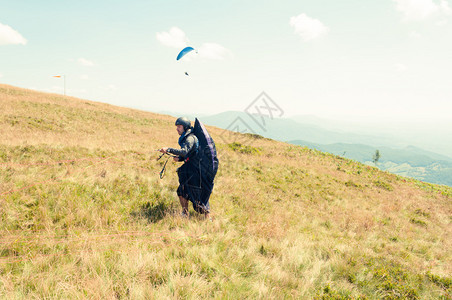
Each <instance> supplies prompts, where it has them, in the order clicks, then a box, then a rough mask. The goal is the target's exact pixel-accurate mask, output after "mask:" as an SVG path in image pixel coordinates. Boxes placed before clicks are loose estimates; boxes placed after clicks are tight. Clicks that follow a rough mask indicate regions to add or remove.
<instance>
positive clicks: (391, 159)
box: [289, 140, 452, 186]
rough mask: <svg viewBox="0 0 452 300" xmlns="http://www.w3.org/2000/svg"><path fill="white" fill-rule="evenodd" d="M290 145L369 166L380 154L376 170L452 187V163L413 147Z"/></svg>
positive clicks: (444, 157)
mask: <svg viewBox="0 0 452 300" xmlns="http://www.w3.org/2000/svg"><path fill="white" fill-rule="evenodd" d="M289 143H291V144H295V145H299V146H305V147H308V148H311V149H317V150H320V151H323V152H328V153H332V154H335V155H339V156H343V157H346V158H349V159H353V160H356V161H359V162H362V163H365V164H368V165H375V164H374V163H373V156H374V154H375V152H376V150H378V151H379V152H380V155H381V157H380V159H379V161H378V163H377V167H379V168H380V169H381V170H384V171H388V172H391V173H394V174H397V175H401V176H406V177H412V178H416V179H419V180H423V181H426V182H430V183H436V184H445V185H449V186H452V159H450V158H449V157H447V156H444V155H441V154H437V153H434V152H430V151H426V150H423V149H420V148H417V147H414V146H407V147H405V148H402V149H393V148H390V147H372V146H368V145H362V144H345V143H336V144H329V145H321V144H313V143H310V142H305V141H301V140H294V141H289Z"/></svg>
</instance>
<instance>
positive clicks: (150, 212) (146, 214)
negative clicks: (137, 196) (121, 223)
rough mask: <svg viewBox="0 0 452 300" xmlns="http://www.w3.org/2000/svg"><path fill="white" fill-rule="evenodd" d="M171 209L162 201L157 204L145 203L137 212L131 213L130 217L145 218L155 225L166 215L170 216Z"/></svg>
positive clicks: (169, 204)
mask: <svg viewBox="0 0 452 300" xmlns="http://www.w3.org/2000/svg"><path fill="white" fill-rule="evenodd" d="M172 211H173V207H172V204H171V203H165V202H163V201H161V202H157V203H151V202H146V203H145V204H143V205H141V206H140V208H139V210H138V211H135V212H132V216H134V217H141V218H146V219H147V220H148V221H149V222H152V223H156V222H158V221H160V220H162V219H163V218H164V217H165V216H166V215H168V214H171V212H172Z"/></svg>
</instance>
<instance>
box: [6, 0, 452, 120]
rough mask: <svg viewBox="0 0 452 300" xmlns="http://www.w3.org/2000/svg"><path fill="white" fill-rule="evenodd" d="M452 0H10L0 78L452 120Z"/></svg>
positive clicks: (44, 86) (197, 103) (184, 98)
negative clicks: (258, 99)
mask: <svg viewBox="0 0 452 300" xmlns="http://www.w3.org/2000/svg"><path fill="white" fill-rule="evenodd" d="M450 1H451V0H379V1H375V0H347V1H337V0H297V1H290V0H287V1H268V0H263V1H243V0H242V1H237V0H231V1H216V0H192V1H188V0H184V1H173V0H161V1H152V0H128V1H118V0H108V1H106V0H96V1H86V0H79V1H68V0H41V1H32V0H0V83H4V84H9V85H13V86H18V87H23V88H29V89H35V90H39V91H45V92H52V93H60V94H63V92H64V90H63V88H64V82H65V83H66V94H67V95H69V96H75V97H79V98H83V99H89V100H94V101H100V102H106V103H110V104H114V105H120V106H125V107H133V108H138V109H143V110H148V111H154V112H160V111H177V112H181V113H189V114H194V113H199V114H216V113H221V112H224V111H231V110H233V111H244V110H245V109H246V108H247V107H248V105H249V104H250V103H252V102H253V101H254V100H255V99H256V97H257V96H259V95H260V94H261V92H263V91H265V93H266V94H267V95H268V96H269V97H271V99H272V100H273V101H274V102H275V103H277V104H278V106H279V107H280V108H281V109H282V111H283V112H284V116H288V117H289V116H293V115H316V116H319V117H337V118H355V119H362V120H367V119H371V118H372V119H376V120H378V119H381V120H399V121H404V120H407V121H416V120H423V121H426V122H427V121H428V122H435V121H436V120H442V122H444V120H449V119H451V118H450V114H451V112H452V101H451V100H452V8H451V7H452V4H451V2H450ZM185 46H192V47H193V48H195V49H196V50H197V51H192V52H191V53H189V54H188V55H186V56H185V57H184V58H183V59H181V60H179V61H176V56H177V54H178V53H179V51H180V50H182V48H184V47H185ZM185 72H187V73H188V74H189V75H188V76H187V75H185ZM56 75H64V76H65V78H64V79H63V77H61V78H57V77H53V76H56Z"/></svg>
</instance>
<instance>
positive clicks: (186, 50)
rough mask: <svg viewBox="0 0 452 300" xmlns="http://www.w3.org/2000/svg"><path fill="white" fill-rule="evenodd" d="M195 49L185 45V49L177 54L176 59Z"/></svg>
mask: <svg viewBox="0 0 452 300" xmlns="http://www.w3.org/2000/svg"><path fill="white" fill-rule="evenodd" d="M193 50H195V49H194V48H193V47H185V48H184V49H182V51H181V52H179V54H178V55H177V58H176V60H179V59H181V58H182V57H184V56H185V55H186V54H187V53H189V52H191V51H193Z"/></svg>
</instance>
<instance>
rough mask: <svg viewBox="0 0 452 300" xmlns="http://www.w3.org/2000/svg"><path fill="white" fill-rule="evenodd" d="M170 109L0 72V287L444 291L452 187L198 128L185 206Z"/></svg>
mask: <svg viewBox="0 0 452 300" xmlns="http://www.w3.org/2000/svg"><path fill="white" fill-rule="evenodd" d="M173 124H174V119H173V118H172V117H169V116H163V115H157V114H154V113H150V112H143V111H138V110H133V109H128V108H121V107H115V106H112V105H108V104H103V103H97V102H92V101H86V100H80V99H75V98H70V97H62V96H60V95H52V94H46V93H38V92H34V91H30V90H25V89H20V88H16V87H11V86H5V85H0V172H1V173H0V194H1V195H0V209H1V210H0V218H1V219H0V222H1V225H0V296H1V297H3V298H19V299H20V298H62V299H67V298H90V299H105V298H107V299H114V298H118V299H119V298H128V299H149V298H158V299H160V298H171V299H173V298H195V299H196V298H227V299H229V298H261V299H264V298H265V299H267V298H275V299H277V298H299V299H311V298H319V299H322V298H323V299H329V298H334V299H382V298H385V297H386V298H388V299H398V298H399V299H406V298H411V299H438V298H440V297H443V298H444V299H447V298H448V297H449V298H450V297H451V275H452V268H451V266H452V259H451V254H450V253H451V252H452V251H451V249H452V247H451V246H452V245H451V226H450V223H451V220H452V202H451V199H452V198H451V197H452V189H450V188H447V187H443V186H436V185H430V184H425V183H421V182H418V181H415V180H411V179H407V178H402V177H398V176H396V175H393V174H389V173H385V172H381V171H379V170H377V169H375V168H371V167H368V166H365V165H362V164H359V163H357V162H353V161H349V160H345V159H342V158H340V157H335V156H332V155H329V154H325V153H320V152H318V151H313V150H309V149H307V148H300V147H295V146H292V145H288V144H285V143H281V142H276V141H272V140H268V139H261V138H258V137H253V138H251V139H249V141H250V142H249V144H248V145H240V144H233V143H232V140H231V143H225V142H224V141H223V139H222V137H224V131H223V130H221V129H218V128H215V127H208V129H209V132H210V133H211V134H212V136H213V138H214V140H215V141H216V143H217V150H218V153H219V158H220V169H219V172H218V175H217V178H216V183H215V188H214V192H213V194H212V197H211V205H212V208H213V214H214V220H213V221H212V222H209V221H205V220H203V219H202V218H199V217H197V216H196V215H195V214H194V213H193V217H192V218H190V219H189V220H186V219H182V218H180V217H179V215H178V212H179V204H178V200H177V197H176V195H175V188H176V187H177V177H176V174H175V172H174V171H175V169H176V167H177V166H176V164H175V163H173V162H169V163H168V171H167V175H166V177H165V178H164V179H163V180H160V179H158V172H159V171H160V169H161V167H162V162H161V161H159V162H157V161H155V158H156V157H157V156H158V155H157V154H156V153H155V152H153V150H154V149H157V148H159V147H162V146H173V147H174V146H176V145H177V137H178V136H177V134H176V131H175V129H174V125H173ZM231 136H234V134H231ZM229 138H231V137H230V136H229Z"/></svg>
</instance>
